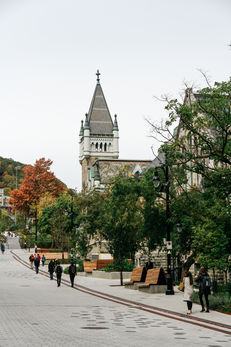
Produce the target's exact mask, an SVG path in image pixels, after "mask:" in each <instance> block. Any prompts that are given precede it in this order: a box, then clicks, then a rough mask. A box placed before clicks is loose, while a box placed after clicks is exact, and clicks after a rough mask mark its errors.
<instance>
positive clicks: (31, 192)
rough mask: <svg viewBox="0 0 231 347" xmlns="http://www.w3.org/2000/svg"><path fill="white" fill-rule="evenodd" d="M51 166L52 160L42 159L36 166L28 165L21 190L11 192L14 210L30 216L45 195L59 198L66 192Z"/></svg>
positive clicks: (25, 168)
mask: <svg viewBox="0 0 231 347" xmlns="http://www.w3.org/2000/svg"><path fill="white" fill-rule="evenodd" d="M51 165H52V161H51V160H49V159H48V160H45V158H41V159H39V160H37V161H36V162H35V165H34V166H32V165H28V166H26V167H24V168H23V169H22V170H23V173H24V180H23V181H22V184H21V185H20V188H19V189H15V190H13V191H12V192H11V199H10V200H9V202H10V204H11V205H12V207H13V209H14V210H18V211H22V212H23V213H24V214H25V215H26V216H29V214H30V211H31V210H32V209H33V207H34V206H36V205H38V203H39V201H40V199H41V198H42V197H44V196H45V194H47V193H49V194H50V195H51V196H53V197H58V196H59V195H60V194H61V193H62V192H63V191H64V190H65V187H64V185H63V184H62V183H61V182H60V181H59V180H58V179H57V178H56V177H55V175H54V173H53V172H51V171H50V167H51Z"/></svg>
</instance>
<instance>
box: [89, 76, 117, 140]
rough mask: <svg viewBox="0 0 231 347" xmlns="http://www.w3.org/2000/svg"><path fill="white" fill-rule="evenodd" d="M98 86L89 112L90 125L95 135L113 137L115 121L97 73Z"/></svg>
mask: <svg viewBox="0 0 231 347" xmlns="http://www.w3.org/2000/svg"><path fill="white" fill-rule="evenodd" d="M96 75H97V84H96V87H95V91H94V95H93V98H92V101H91V105H90V109H89V112H88V125H89V127H90V131H91V134H92V135H93V134H94V135H101V134H102V135H112V128H113V121H112V119H111V115H110V112H109V109H108V106H107V102H106V99H105V96H104V94H103V90H102V86H101V84H100V82H99V81H100V80H99V75H100V73H99V70H98V71H97V74H96Z"/></svg>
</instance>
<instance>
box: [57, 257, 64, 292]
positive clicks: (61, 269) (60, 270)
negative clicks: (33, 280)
mask: <svg viewBox="0 0 231 347" xmlns="http://www.w3.org/2000/svg"><path fill="white" fill-rule="evenodd" d="M55 272H56V278H57V286H58V287H60V284H61V278H62V273H63V268H62V266H61V265H60V262H59V261H57V266H56V268H55Z"/></svg>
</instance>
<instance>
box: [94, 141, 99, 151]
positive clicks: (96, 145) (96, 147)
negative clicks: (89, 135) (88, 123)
mask: <svg viewBox="0 0 231 347" xmlns="http://www.w3.org/2000/svg"><path fill="white" fill-rule="evenodd" d="M98 146H99V144H98V142H96V144H95V149H96V151H98Z"/></svg>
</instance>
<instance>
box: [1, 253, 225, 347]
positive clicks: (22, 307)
mask: <svg viewBox="0 0 231 347" xmlns="http://www.w3.org/2000/svg"><path fill="white" fill-rule="evenodd" d="M22 252H23V251H22ZM125 291H126V290H125ZM170 344H171V346H185V345H186V344H187V346H188V347H190V346H195V345H196V344H200V346H208V347H215V346H216V347H218V346H221V347H223V346H229V345H231V335H227V334H224V333H220V332H216V331H212V330H207V329H205V328H201V327H195V326H193V325H190V324H186V323H183V322H178V321H174V320H172V319H169V318H165V317H161V316H158V315H155V314H152V313H149V312H144V311H140V310H137V309H136V308H134V307H132V306H123V305H120V304H117V303H113V302H110V301H105V300H103V299H100V298H97V297H95V296H92V295H89V294H86V293H82V292H79V291H77V290H74V289H72V288H70V287H67V286H64V285H63V284H62V285H61V287H59V288H58V287H57V285H56V282H55V281H54V280H53V281H51V280H49V279H48V278H46V277H44V276H42V275H41V274H38V275H36V274H35V272H33V271H31V270H30V269H28V268H26V267H24V266H23V265H22V264H20V263H18V262H17V261H16V260H15V259H14V258H13V257H12V254H11V253H10V251H9V250H7V251H6V252H5V254H4V255H0V346H1V347H6V346H10V347H13V346H17V347H20V346H23V347H25V346H30V347H31V346H34V347H37V346H80V347H81V346H84V347H88V346H89V347H90V346H93V347H94V346H99V347H101V346H102V347H103V346H110V347H113V346H118V345H125V346H145V347H146V346H147V347H149V346H152V347H153V346H159V345H161V346H163V347H165V346H169V345H170Z"/></svg>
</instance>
